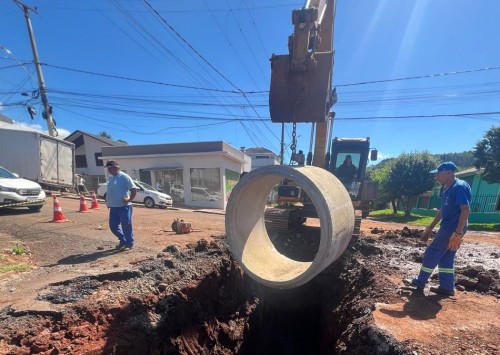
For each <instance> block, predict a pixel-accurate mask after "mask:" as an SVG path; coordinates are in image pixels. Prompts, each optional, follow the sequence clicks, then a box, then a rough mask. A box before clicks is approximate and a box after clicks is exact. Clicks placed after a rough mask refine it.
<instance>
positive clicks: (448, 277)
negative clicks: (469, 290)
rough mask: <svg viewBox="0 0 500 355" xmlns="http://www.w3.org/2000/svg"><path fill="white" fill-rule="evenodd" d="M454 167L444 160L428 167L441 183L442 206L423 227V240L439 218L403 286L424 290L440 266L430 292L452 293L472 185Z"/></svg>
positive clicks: (465, 228) (468, 212)
mask: <svg viewBox="0 0 500 355" xmlns="http://www.w3.org/2000/svg"><path fill="white" fill-rule="evenodd" d="M455 171H457V167H456V165H455V164H454V163H453V162H445V163H442V164H441V165H439V166H438V167H437V169H435V170H433V171H431V173H432V174H436V181H437V182H438V183H440V184H441V186H442V195H441V209H440V210H439V211H438V213H437V214H436V217H435V218H434V220H433V221H432V223H431V224H430V225H429V226H428V227H427V228H425V231H424V232H423V234H422V240H423V241H427V240H428V239H429V236H430V234H431V232H432V230H433V228H434V227H435V226H436V225H437V224H438V223H439V222H441V224H440V226H439V230H438V232H437V234H436V236H435V237H434V239H433V241H432V243H431V244H429V246H428V247H427V249H426V250H425V253H424V257H423V260H422V266H421V268H420V273H419V275H418V276H417V277H415V278H414V279H405V280H403V283H404V284H405V285H406V286H414V287H416V288H417V289H421V290H423V289H424V287H425V284H426V283H427V280H428V279H429V277H430V276H431V273H432V272H433V271H434V268H435V267H436V266H438V268H439V286H437V287H436V286H433V287H431V288H430V291H431V292H434V293H440V294H444V295H448V296H452V295H454V294H455V274H454V272H455V269H454V262H455V254H456V252H457V250H458V249H459V248H460V245H461V243H462V240H463V236H464V234H465V232H466V231H467V224H468V218H469V214H470V207H469V206H470V203H471V198H472V194H471V188H470V186H469V184H468V183H467V182H465V181H463V180H460V179H458V178H456V177H455Z"/></svg>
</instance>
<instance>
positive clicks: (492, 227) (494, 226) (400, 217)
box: [370, 209, 500, 232]
mask: <svg viewBox="0 0 500 355" xmlns="http://www.w3.org/2000/svg"><path fill="white" fill-rule="evenodd" d="M370 217H372V219H374V220H377V221H388V222H396V223H406V224H410V225H413V226H422V227H426V226H428V225H429V224H431V222H432V221H433V219H434V217H429V216H419V215H414V214H412V215H410V216H408V217H405V215H404V212H402V211H398V213H397V214H394V213H392V210H391V209H385V210H377V211H371V212H370ZM469 230H475V231H489V232H494V231H500V223H469Z"/></svg>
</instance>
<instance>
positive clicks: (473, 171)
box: [455, 168, 484, 177]
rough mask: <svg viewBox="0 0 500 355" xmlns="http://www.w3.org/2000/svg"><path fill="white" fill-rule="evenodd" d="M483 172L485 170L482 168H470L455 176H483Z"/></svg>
mask: <svg viewBox="0 0 500 355" xmlns="http://www.w3.org/2000/svg"><path fill="white" fill-rule="evenodd" d="M483 171H484V169H483V168H481V169H476V168H469V169H465V170H462V171H459V172H457V173H455V175H456V176H457V177H461V176H470V175H477V174H481V173H482V172H483Z"/></svg>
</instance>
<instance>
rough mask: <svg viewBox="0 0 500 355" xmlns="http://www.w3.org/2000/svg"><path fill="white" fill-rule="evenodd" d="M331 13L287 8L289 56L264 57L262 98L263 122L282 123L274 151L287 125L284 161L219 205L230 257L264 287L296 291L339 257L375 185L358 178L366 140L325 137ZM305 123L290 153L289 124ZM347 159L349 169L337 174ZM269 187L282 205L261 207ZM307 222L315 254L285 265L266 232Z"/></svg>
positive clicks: (330, 100) (314, 7)
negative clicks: (266, 85) (316, 233)
mask: <svg viewBox="0 0 500 355" xmlns="http://www.w3.org/2000/svg"><path fill="white" fill-rule="evenodd" d="M335 12H336V0H307V1H306V3H305V5H304V7H303V8H301V9H297V10H293V12H292V23H293V26H294V31H293V34H292V35H291V36H289V38H288V49H289V53H288V54H286V55H273V56H272V58H271V87H270V93H269V111H270V115H271V120H272V122H274V123H281V124H282V145H281V146H282V147H283V146H284V144H283V139H284V134H283V132H284V128H283V127H284V126H283V125H284V124H285V123H292V144H291V150H292V154H291V161H290V164H289V165H280V166H266V167H261V168H259V169H255V170H253V171H251V172H250V173H248V174H246V175H245V176H243V177H242V178H241V179H240V181H239V182H238V184H237V185H236V186H235V188H234V189H233V191H232V193H231V196H230V198H229V200H228V204H227V207H226V233H227V237H228V244H229V247H230V249H231V252H232V254H233V257H234V258H235V259H236V260H237V261H238V262H239V263H240V264H241V265H242V267H243V269H244V270H245V272H246V273H248V274H249V275H250V277H252V278H254V279H255V280H257V281H258V282H261V283H263V284H264V285H267V286H270V287H276V288H293V287H297V286H300V285H302V284H304V283H306V282H308V281H309V280H311V279H312V278H313V277H315V276H316V275H317V274H318V273H319V272H321V271H322V270H323V269H324V268H326V267H327V266H328V265H329V264H331V263H332V262H333V261H334V260H336V259H337V258H338V257H340V255H341V254H342V253H343V251H344V250H345V249H346V248H347V245H348V244H349V242H350V240H351V237H352V236H353V234H354V235H355V234H356V233H357V232H358V231H359V225H360V222H361V217H366V216H367V215H368V212H369V210H370V208H371V207H372V204H373V201H374V200H375V197H376V184H375V183H374V182H371V181H369V180H368V179H366V176H365V172H366V166H367V163H368V159H369V158H370V159H371V160H376V155H377V151H376V150H374V149H371V148H370V139H369V138H338V137H336V138H334V139H332V138H331V137H332V132H333V121H334V117H335V113H334V112H331V111H330V109H331V108H332V106H333V105H334V104H335V103H336V101H337V95H336V90H335V88H333V87H332V77H333V63H334V50H333V32H334V19H335ZM306 122H307V123H311V124H312V129H311V144H310V151H309V153H308V154H307V158H306V157H305V155H304V153H303V152H302V151H299V152H297V151H296V143H297V141H296V136H297V135H296V126H297V123H306ZM313 142H314V143H313ZM313 145H314V153H313V152H312V146H313ZM281 155H282V156H283V148H282V154H281ZM347 160H349V163H346V164H349V166H350V167H349V168H348V169H344V166H342V165H343V163H344V161H347ZM342 170H349V171H350V172H351V176H344V174H342V173H341V171H342ZM276 187H278V188H277V190H278V202H280V204H282V205H283V206H280V207H276V208H266V206H265V205H266V202H267V199H268V196H269V193H270V191H272V190H274V189H276ZM356 211H361V213H358V212H356ZM307 218H318V219H319V222H320V228H321V241H320V243H319V249H318V251H317V253H316V255H315V257H314V259H313V260H312V261H301V260H293V259H292V258H289V257H288V256H287V255H283V254H282V253H280V252H279V251H278V250H277V248H275V246H274V244H273V241H272V240H271V238H270V237H269V231H270V230H273V229H279V230H287V229H288V228H290V227H293V226H294V225H296V224H301V223H304V222H305V221H306V219H307Z"/></svg>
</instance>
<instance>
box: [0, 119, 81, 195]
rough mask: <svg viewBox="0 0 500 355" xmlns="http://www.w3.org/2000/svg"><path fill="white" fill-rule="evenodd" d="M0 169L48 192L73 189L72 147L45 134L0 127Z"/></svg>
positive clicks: (72, 145)
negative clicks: (0, 167)
mask: <svg viewBox="0 0 500 355" xmlns="http://www.w3.org/2000/svg"><path fill="white" fill-rule="evenodd" d="M0 152H1V153H0V166H3V167H4V168H6V169H8V170H10V171H12V172H14V173H16V174H18V175H19V177H22V178H25V179H28V180H32V181H36V182H38V183H39V184H40V185H41V186H42V187H43V188H45V189H49V190H67V189H70V188H73V187H74V176H75V145H74V144H73V143H70V142H67V141H65V140H63V139H60V138H56V137H51V136H49V135H47V134H44V133H41V132H38V131H34V130H26V129H21V128H19V129H16V128H14V127H12V128H10V127H0Z"/></svg>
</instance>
